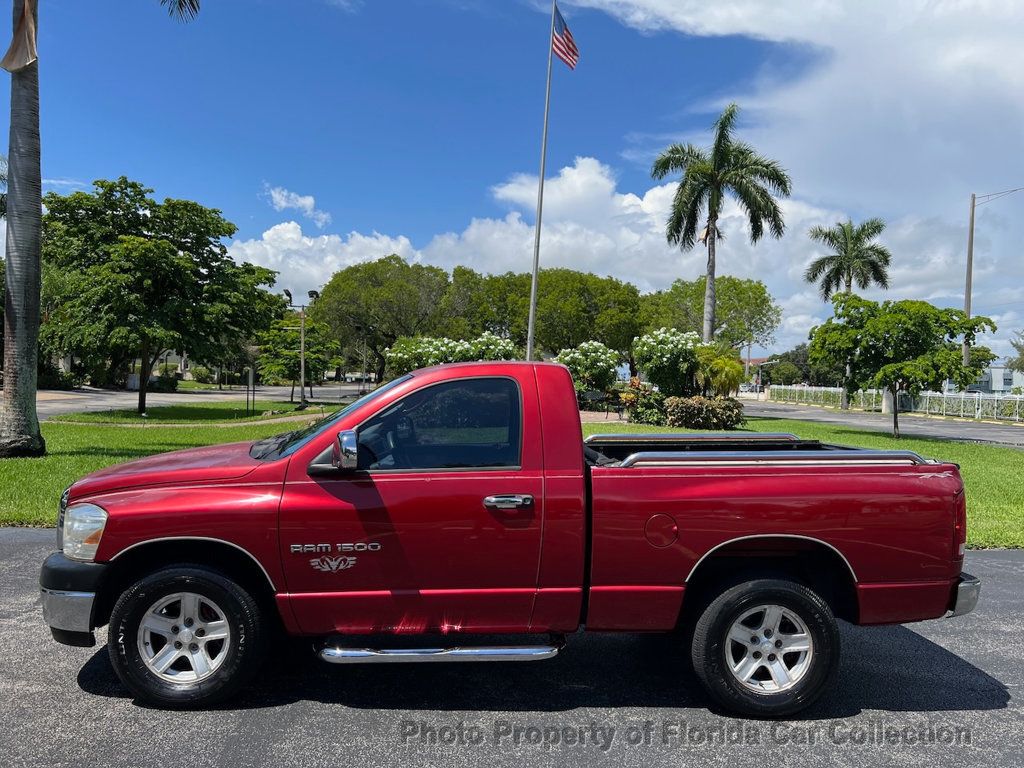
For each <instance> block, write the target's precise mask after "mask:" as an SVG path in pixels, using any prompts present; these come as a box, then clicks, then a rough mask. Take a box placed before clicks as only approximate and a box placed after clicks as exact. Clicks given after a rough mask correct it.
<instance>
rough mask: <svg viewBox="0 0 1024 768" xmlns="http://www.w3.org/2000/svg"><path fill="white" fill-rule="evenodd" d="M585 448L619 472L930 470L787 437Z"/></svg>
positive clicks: (661, 440)
mask: <svg viewBox="0 0 1024 768" xmlns="http://www.w3.org/2000/svg"><path fill="white" fill-rule="evenodd" d="M584 444H585V445H586V447H587V448H589V449H591V450H593V451H596V452H597V453H599V454H600V455H601V456H602V457H604V458H605V459H607V460H609V461H603V460H602V461H601V463H602V464H605V465H608V464H614V465H615V466H620V467H638V466H647V467H650V466H693V465H695V464H704V463H707V464H712V463H713V464H717V465H723V464H732V465H735V464H807V463H811V464H823V463H827V464H834V463H838V464H859V465H878V464H904V465H905V464H926V463H929V462H928V460H927V459H924V458H923V457H921V456H920V455H919V454H917V453H914V452H913V451H881V450H872V449H868V448H854V447H851V446H846V445H837V444H834V443H822V442H821V441H819V440H803V439H801V438H798V437H797V436H796V435H792V434H789V433H783V432H764V433H741V434H737V433H735V432H703V433H682V434H657V433H656V434H647V435H637V434H607V435H591V436H590V437H588V438H587V439H586V440H584Z"/></svg>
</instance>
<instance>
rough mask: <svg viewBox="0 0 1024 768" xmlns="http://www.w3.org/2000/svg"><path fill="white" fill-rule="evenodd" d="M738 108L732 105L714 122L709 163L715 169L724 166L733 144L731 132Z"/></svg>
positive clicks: (734, 124) (734, 125)
mask: <svg viewBox="0 0 1024 768" xmlns="http://www.w3.org/2000/svg"><path fill="white" fill-rule="evenodd" d="M739 111H740V108H739V107H738V106H737V105H736V104H735V103H734V104H730V105H729V106H727V107H726V108H725V110H724V111H723V112H722V114H721V115H719V117H718V119H717V120H716V121H715V126H714V131H715V141H714V144H712V146H711V162H713V163H714V165H715V167H716V168H722V167H723V166H724V165H725V164H726V158H727V157H728V155H729V152H730V148H731V147H732V146H733V145H734V144H735V142H734V140H733V130H734V129H735V127H736V115H737V114H738V113H739Z"/></svg>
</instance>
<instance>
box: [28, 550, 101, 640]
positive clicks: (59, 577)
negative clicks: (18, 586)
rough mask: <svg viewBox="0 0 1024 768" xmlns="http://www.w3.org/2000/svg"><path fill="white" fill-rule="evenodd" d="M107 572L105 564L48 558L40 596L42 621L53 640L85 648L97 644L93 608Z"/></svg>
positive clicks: (42, 572)
mask: <svg viewBox="0 0 1024 768" xmlns="http://www.w3.org/2000/svg"><path fill="white" fill-rule="evenodd" d="M106 570H107V566H106V565H104V564H103V563H82V562H78V561H77V560H71V559H69V558H67V557H65V556H64V555H63V553H61V552H54V553H53V554H52V555H50V556H49V557H48V558H46V562H44V563H43V567H42V569H41V570H40V572H39V593H40V595H41V597H42V602H43V621H45V622H46V623H47V625H48V626H49V627H50V632H51V634H52V635H53V639H54V640H56V641H57V642H59V643H64V644H65V645H77V646H84V647H90V646H93V645H95V644H96V638H95V636H94V635H93V633H92V630H93V628H94V627H95V626H96V625H95V624H94V622H93V608H94V607H95V604H96V595H97V593H98V591H99V586H100V583H101V581H102V579H103V574H104V573H105V571H106Z"/></svg>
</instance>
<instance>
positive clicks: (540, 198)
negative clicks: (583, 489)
mask: <svg viewBox="0 0 1024 768" xmlns="http://www.w3.org/2000/svg"><path fill="white" fill-rule="evenodd" d="M556 2H557V0H551V33H550V34H549V35H548V84H547V89H546V91H545V92H544V132H543V134H542V135H541V140H540V178H539V179H538V180H537V223H536V228H535V231H534V235H533V278H532V279H531V281H530V320H529V323H528V324H527V328H526V359H527V360H533V336H534V330H535V328H536V323H537V275H538V273H539V271H540V221H541V216H542V214H543V212H544V172H545V168H546V166H547V159H548V111H549V110H550V108H551V60H552V57H553V54H554V46H553V42H554V39H555V8H556Z"/></svg>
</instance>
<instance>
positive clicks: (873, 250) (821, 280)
mask: <svg viewBox="0 0 1024 768" xmlns="http://www.w3.org/2000/svg"><path fill="white" fill-rule="evenodd" d="M884 230H885V222H884V221H882V220H881V219H868V220H867V221H865V222H863V223H862V224H854V223H853V222H852V221H849V220H848V221H845V222H844V221H839V222H836V224H835V225H834V226H831V227H813V228H812V229H811V231H810V232H809V233H808V236H809V237H810V238H811V240H814V241H815V242H818V243H821V244H822V245H825V246H827V247H828V248H829V249H830V250H831V251H832V253H830V254H828V255H826V256H821V257H819V258H817V259H815V260H814V261H812V262H811V263H810V265H809V266H808V267H807V271H806V272H805V273H804V280H806V281H807V282H808V283H818V284H819V287H820V289H821V298H822V299H824V300H825V301H828V300H829V298H831V296H832V294H834V293H837V292H838V291H839V290H844V291H845V292H846V293H852V292H853V285H854V283H856V284H857V287H859V288H861V289H864V288H867V287H868V286H869V285H871V284H872V283H875V284H876V285H878V286H879V287H881V288H888V287H889V264H890V263H891V262H892V254H891V253H889V249H888V248H886V247H885V246H884V245H881V244H880V243H876V242H874V241H875V238H877V237H878V236H879V235H881V234H882V232H883V231H884Z"/></svg>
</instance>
